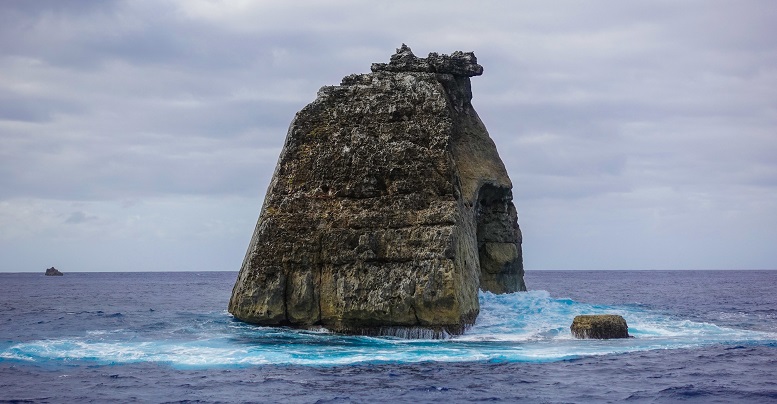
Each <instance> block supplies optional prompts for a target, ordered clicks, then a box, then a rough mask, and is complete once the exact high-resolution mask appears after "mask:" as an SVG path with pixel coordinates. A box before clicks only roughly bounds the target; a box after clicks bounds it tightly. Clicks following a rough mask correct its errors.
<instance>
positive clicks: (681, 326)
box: [0, 291, 777, 368]
mask: <svg viewBox="0 0 777 404" xmlns="http://www.w3.org/2000/svg"><path fill="white" fill-rule="evenodd" d="M480 304H481V313H480V316H479V317H478V320H477V322H476V324H475V325H474V326H473V327H472V328H470V329H469V330H468V331H467V332H466V333H465V334H464V335H462V336H458V337H453V338H449V339H445V340H431V339H414V340H408V339H400V338H391V337H361V336H345V335H339V334H333V333H330V332H327V331H326V330H320V331H305V330H294V329H286V328H272V327H256V326H252V325H248V324H245V323H241V322H238V321H235V320H233V319H232V317H231V316H230V315H229V314H228V313H227V312H225V311H222V312H211V313H203V314H201V315H196V316H179V317H171V318H170V319H168V320H167V321H164V322H160V321H158V320H154V321H150V320H149V321H148V323H143V322H142V321H141V322H140V324H143V325H142V326H140V327H133V328H132V329H125V328H116V329H107V330H89V331H86V332H85V333H84V335H83V336H79V337H68V338H59V339H58V338H50V339H41V340H31V341H24V342H13V341H6V342H0V361H25V362H38V363H49V362H53V363H60V362H65V363H67V362H72V361H89V362H95V363H98V364H120V363H137V362H156V363H165V364H169V365H171V366H174V367H179V368H210V367H230V366H250V365H263V364H274V365H310V366H332V365H349V364H357V363H417V362H425V361H438V362H468V361H495V362H550V361H558V360H564V359H571V358H577V357H584V356H592V355H606V354H613V353H624V352H633V351H643V350H655V349H677V348H692V347H698V346H704V345H710V344H738V345H743V344H744V345H747V344H754V345H759V344H769V345H773V344H774V343H775V341H777V334H775V333H773V332H763V331H753V330H744V329H735V328H727V327H721V326H718V325H715V324H711V323H705V322H697V321H691V320H687V319H682V318H677V317H675V316H673V315H671V314H669V313H662V312H656V311H651V310H649V309H646V308H644V307H640V306H639V305H624V306H606V305H593V304H586V303H579V302H575V301H573V300H570V299H563V298H553V297H551V296H550V294H549V293H548V292H545V291H531V292H521V293H513V294H506V295H494V294H491V293H488V292H485V293H481V294H480ZM593 313H612V314H620V315H622V316H623V317H624V318H625V319H626V321H627V322H628V325H629V333H630V334H631V335H632V336H633V337H634V338H629V339H621V340H606V341H598V340H577V339H575V338H573V337H572V335H571V333H570V331H569V325H570V324H571V323H572V319H573V318H574V316H576V315H578V314H593ZM102 314H103V315H105V313H102ZM120 315H121V316H122V317H125V318H126V317H130V316H131V315H130V314H120ZM134 324H138V323H137V322H135V323H134Z"/></svg>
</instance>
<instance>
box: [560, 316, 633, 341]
mask: <svg viewBox="0 0 777 404" xmlns="http://www.w3.org/2000/svg"><path fill="white" fill-rule="evenodd" d="M569 329H570V330H571V331H572V335H574V336H575V337H576V338H593V339H610V338H629V326H628V325H627V324H626V319H624V318H623V317H622V316H619V315H617V314H589V315H581V316H577V317H575V319H574V320H573V321H572V326H571V327H569Z"/></svg>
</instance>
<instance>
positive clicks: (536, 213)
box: [0, 0, 777, 287]
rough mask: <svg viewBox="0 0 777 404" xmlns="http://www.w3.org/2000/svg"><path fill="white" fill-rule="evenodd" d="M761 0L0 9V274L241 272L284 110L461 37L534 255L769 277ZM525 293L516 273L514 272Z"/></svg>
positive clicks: (449, 46)
mask: <svg viewBox="0 0 777 404" xmlns="http://www.w3.org/2000/svg"><path fill="white" fill-rule="evenodd" d="M776 21H777V2H775V1H772V0H764V1H746V0H736V1H734V0H732V1H714V0H698V1H693V0H688V1H677V0H671V1H656V0H651V1H623V0H613V1H585V2H581V1H545V0H543V1H499V2H497V1H477V2H475V1H456V0H446V1H439V2H432V1H424V2H420V1H390V2H373V1H319V0H315V1H314V0H310V1H283V2H281V1H206V0H179V1H160V0H153V1H83V2H79V1H65V0H51V1H40V0H38V1H27V0H20V1H13V0H4V1H2V2H0V257H2V258H1V259H0V271H2V272H22V271H41V272H42V271H43V270H44V269H45V268H47V267H50V266H56V267H57V268H59V269H61V270H63V271H64V272H68V271H70V272H75V271H177V270H192V271H205V270H234V271H236V270H238V269H239V266H240V263H241V262H242V259H243V256H244V254H245V249H246V247H247V246H248V242H249V239H250V237H251V233H252V231H253V227H254V225H255V223H256V219H257V217H258V215H259V211H260V208H261V204H262V201H263V198H264V193H265V190H266V188H267V185H268V182H269V180H270V177H271V175H272V171H273V169H274V166H275V162H276V160H277V157H278V153H279V152H280V148H281V146H282V144H283V140H284V138H285V136H286V130H287V128H288V125H289V123H290V122H291V119H292V118H293V116H294V113H295V112H296V111H298V110H299V109H301V108H302V107H303V106H305V105H306V104H307V103H309V102H311V101H313V100H314V99H315V95H316V92H317V90H318V89H319V88H320V87H321V86H324V85H336V84H339V83H340V79H341V78H342V77H344V76H346V75H349V74H351V73H367V72H369V67H370V64H371V63H373V62H387V61H388V59H389V56H390V55H391V54H392V53H394V51H395V48H397V47H399V46H400V45H401V44H402V43H403V42H404V43H407V44H408V45H409V46H410V47H411V48H412V49H413V51H414V52H415V53H416V55H419V56H425V55H426V54H428V53H429V52H440V53H451V52H453V51H456V50H463V51H474V52H475V54H476V55H477V57H478V60H479V62H480V64H482V65H483V66H484V69H485V72H484V74H483V76H480V77H474V78H473V79H472V87H473V93H474V99H473V105H474V106H475V108H476V110H477V111H478V113H479V114H480V117H481V119H482V120H483V121H484V123H485V124H486V126H487V127H488V129H489V132H490V134H491V137H492V138H493V139H494V141H495V142H496V145H497V148H498V149H499V152H500V154H501V156H502V159H503V160H504V161H505V164H506V166H507V169H508V172H509V174H510V176H511V178H512V180H513V184H514V190H513V193H514V196H515V202H516V205H517V208H518V213H519V223H520V225H521V227H522V229H523V233H524V257H525V258H524V259H525V265H526V268H527V270H533V269H777V24H776V23H775V22H776ZM529 286H530V287H531V285H529Z"/></svg>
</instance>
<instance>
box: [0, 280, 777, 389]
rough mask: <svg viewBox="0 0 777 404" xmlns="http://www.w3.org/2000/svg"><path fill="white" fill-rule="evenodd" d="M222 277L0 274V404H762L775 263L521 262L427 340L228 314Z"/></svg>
mask: <svg viewBox="0 0 777 404" xmlns="http://www.w3.org/2000/svg"><path fill="white" fill-rule="evenodd" d="M236 275H237V274H236V273H234V272H205V273H69V274H66V275H65V276H64V277H44V276H42V275H40V274H0V401H12V402H24V401H30V402H89V401H93V402H94V401H96V402H104V401H120V402H136V401H140V402H182V401H192V402H268V401H269V402H278V401H285V402H365V401H414V402H437V401H443V400H445V401H454V402H457V401H484V400H487V401H516V400H521V399H523V400H527V401H529V402H611V401H633V402H674V401H683V402H777V297H775V292H776V291H777V286H776V285H777V271H533V272H531V271H530V272H529V273H527V276H526V281H527V284H528V286H529V288H530V289H531V290H532V291H530V292H528V293H517V294H511V295H492V294H489V293H484V294H481V296H480V298H481V315H480V317H479V318H478V322H477V324H476V325H475V326H474V327H473V328H472V329H471V330H469V331H468V332H467V333H466V334H465V335H464V336H461V337H457V338H453V339H449V340H442V341H441V340H401V339H395V338H370V337H353V336H342V335H335V334H330V333H327V332H307V331H296V330H289V329H274V328H261V327H253V326H249V325H246V324H243V323H240V322H236V321H233V320H232V318H231V317H230V316H229V314H228V313H227V312H226V310H225V307H226V304H227V301H228V299H229V294H230V292H231V288H232V284H233V282H234V280H235V277H236ZM598 312H607V313H617V314H621V315H623V316H624V317H625V318H626V320H627V321H628V323H629V332H630V333H631V334H632V335H633V336H634V337H635V338H631V339H628V340H610V341H591V340H576V339H574V338H572V337H571V335H570V333H569V324H571V321H572V318H574V316H575V315H577V314H586V313H598Z"/></svg>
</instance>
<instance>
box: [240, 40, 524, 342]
mask: <svg viewBox="0 0 777 404" xmlns="http://www.w3.org/2000/svg"><path fill="white" fill-rule="evenodd" d="M482 72H483V68H482V67H481V66H480V65H478V64H477V59H476V58H475V55H474V54H473V53H464V52H454V53H453V54H451V55H438V54H435V53H432V54H430V55H429V57H428V58H417V57H416V56H414V55H413V53H412V51H411V50H410V48H408V47H406V46H405V45H403V46H402V48H400V49H398V50H397V53H396V54H395V55H393V56H392V57H391V61H390V62H389V63H388V64H379V63H376V64H373V65H372V73H369V74H355V75H350V76H347V77H345V78H344V79H343V80H342V83H341V85H339V86H331V87H323V88H321V90H320V91H319V93H318V97H317V98H316V100H315V101H313V102H312V103H311V104H309V105H308V106H306V107H305V108H303V109H302V110H301V111H300V112H298V113H297V115H296V116H295V118H294V120H293V122H292V123H291V126H290V128H289V132H288V135H287V137H286V142H285V144H284V147H283V150H282V151H281V155H280V158H279V161H278V165H277V167H276V169H275V173H274V175H273V178H272V181H271V183H270V186H269V189H268V191H267V194H266V197H265V201H264V205H263V207H262V211H261V215H260V217H259V221H258V223H257V225H256V229H255V231H254V235H253V238H252V239H251V242H250V245H249V247H248V252H247V254H246V257H245V260H244V262H243V265H242V268H241V270H240V274H239V275H238V279H237V282H236V283H235V287H234V289H233V292H232V298H231V300H230V303H229V311H230V313H232V314H233V315H234V316H235V317H236V318H238V319H240V320H243V321H246V322H250V323H255V324H260V325H288V326H297V327H316V326H323V327H326V328H327V329H330V330H333V331H337V332H345V333H356V334H369V335H397V336H407V337H430V336H432V337H440V336H444V335H446V334H451V335H454V334H460V333H462V332H463V331H464V330H465V329H466V327H467V326H469V325H471V324H472V323H473V322H474V321H475V318H476V317H477V315H478V312H479V306H478V288H481V289H483V290H486V291H492V292H495V293H509V292H515V291H522V290H526V287H525V285H524V281H523V260H522V254H521V231H520V229H519V227H518V223H517V214H516V210H515V207H514V206H513V202H512V191H511V189H512V183H511V182H510V179H509V178H508V176H507V171H506V170H505V167H504V164H503V163H502V161H501V159H500V158H499V155H498V154H497V150H496V146H495V145H494V142H493V141H492V140H491V138H490V137H489V135H488V132H487V131H486V128H485V126H484V125H483V123H482V122H481V121H480V118H478V115H477V113H476V112H475V110H474V109H473V107H472V105H471V103H470V101H471V99H472V92H471V88H470V77H472V76H476V75H480V74H482Z"/></svg>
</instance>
